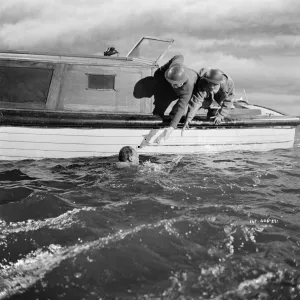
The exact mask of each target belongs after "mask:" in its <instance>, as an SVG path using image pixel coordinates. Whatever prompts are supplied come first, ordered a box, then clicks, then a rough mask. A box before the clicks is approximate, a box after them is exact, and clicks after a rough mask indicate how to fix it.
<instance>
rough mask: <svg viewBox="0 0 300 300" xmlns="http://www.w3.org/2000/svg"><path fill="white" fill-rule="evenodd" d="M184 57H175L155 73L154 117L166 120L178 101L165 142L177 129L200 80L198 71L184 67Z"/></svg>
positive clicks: (167, 129)
mask: <svg viewBox="0 0 300 300" xmlns="http://www.w3.org/2000/svg"><path fill="white" fill-rule="evenodd" d="M183 60H184V58H183V56H182V55H175V56H174V57H173V58H172V59H171V60H169V61H168V62H167V63H166V64H165V65H163V66H162V67H160V68H159V69H158V70H156V72H155V73H154V78H155V83H156V84H155V92H154V105H155V108H154V110H153V114H154V115H158V116H160V117H161V118H162V119H164V112H165V111H166V109H167V108H168V106H169V105H170V104H171V102H172V101H174V100H177V99H178V101H177V103H176V104H175V105H174V106H173V108H172V111H171V112H170V116H171V123H170V126H169V127H168V128H166V132H165V140H166V139H167V138H168V137H169V136H170V134H171V133H172V131H173V129H174V128H176V127H177V124H178V123H179V121H180V119H181V117H182V116H183V115H184V114H185V112H186V107H187V105H188V103H189V101H190V100H191V97H192V94H193V90H194V87H195V84H196V82H197V79H198V77H199V76H198V74H197V72H196V71H194V70H192V69H189V68H187V67H185V66H184V65H183Z"/></svg>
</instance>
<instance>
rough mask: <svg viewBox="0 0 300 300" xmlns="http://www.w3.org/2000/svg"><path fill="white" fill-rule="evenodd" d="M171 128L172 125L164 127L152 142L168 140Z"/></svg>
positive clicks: (157, 142) (158, 142)
mask: <svg viewBox="0 0 300 300" xmlns="http://www.w3.org/2000/svg"><path fill="white" fill-rule="evenodd" d="M173 130H174V128H173V127H167V128H165V129H164V131H163V132H162V133H161V134H160V135H159V136H158V137H157V138H156V139H155V141H154V143H156V144H160V143H161V141H162V140H164V141H166V140H168V138H169V137H170V135H171V133H172V131H173Z"/></svg>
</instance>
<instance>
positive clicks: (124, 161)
mask: <svg viewBox="0 0 300 300" xmlns="http://www.w3.org/2000/svg"><path fill="white" fill-rule="evenodd" d="M139 162H140V160H139V154H138V153H137V151H136V150H135V149H134V148H132V147H130V146H125V147H123V148H122V149H121V150H120V152H119V161H118V162H117V163H116V167H117V168H119V169H122V168H128V167H132V166H138V165H139Z"/></svg>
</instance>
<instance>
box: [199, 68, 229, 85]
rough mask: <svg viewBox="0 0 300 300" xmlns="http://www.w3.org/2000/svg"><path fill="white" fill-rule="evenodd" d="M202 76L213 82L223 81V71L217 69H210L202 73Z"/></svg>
mask: <svg viewBox="0 0 300 300" xmlns="http://www.w3.org/2000/svg"><path fill="white" fill-rule="evenodd" d="M203 78H204V79H205V80H206V81H208V82H211V83H214V84H221V83H223V81H224V78H223V73H222V72H221V71H220V70H218V69H210V70H209V71H207V72H206V73H205V74H204V75H203Z"/></svg>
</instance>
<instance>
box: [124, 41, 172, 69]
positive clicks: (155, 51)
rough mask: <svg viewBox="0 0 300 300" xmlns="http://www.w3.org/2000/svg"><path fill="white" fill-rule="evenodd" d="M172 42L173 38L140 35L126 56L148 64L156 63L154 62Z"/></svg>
mask: <svg viewBox="0 0 300 300" xmlns="http://www.w3.org/2000/svg"><path fill="white" fill-rule="evenodd" d="M173 42H174V40H172V39H168V40H167V39H158V38H152V37H142V38H141V39H140V40H139V42H138V43H137V44H136V45H135V46H134V47H133V48H132V49H131V51H129V53H128V54H127V57H130V58H133V59H137V60H141V61H143V62H145V63H149V64H156V62H157V61H158V60H159V59H161V58H162V57H163V55H164V54H165V53H166V51H167V50H168V48H169V47H170V46H171V45H172V44H173Z"/></svg>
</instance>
